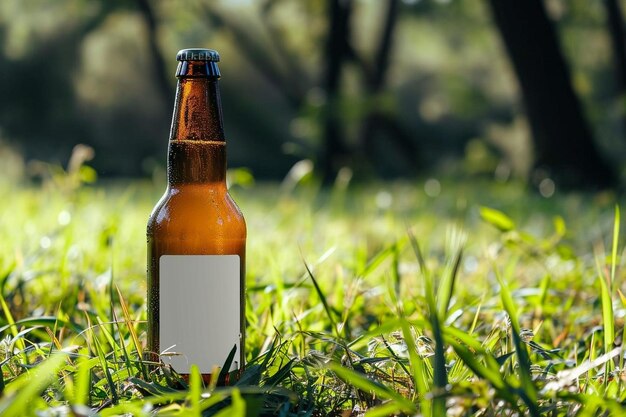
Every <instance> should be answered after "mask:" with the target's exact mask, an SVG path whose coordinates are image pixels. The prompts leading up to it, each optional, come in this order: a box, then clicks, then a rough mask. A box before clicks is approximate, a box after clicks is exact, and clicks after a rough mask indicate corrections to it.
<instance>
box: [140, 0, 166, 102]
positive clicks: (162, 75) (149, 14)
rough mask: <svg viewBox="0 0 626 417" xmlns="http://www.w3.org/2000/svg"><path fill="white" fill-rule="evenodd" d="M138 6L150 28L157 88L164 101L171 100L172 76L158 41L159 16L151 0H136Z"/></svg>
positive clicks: (151, 50) (151, 54)
mask: <svg viewBox="0 0 626 417" xmlns="http://www.w3.org/2000/svg"><path fill="white" fill-rule="evenodd" d="M136 1H137V8H138V9H139V11H140V12H141V15H142V17H143V20H144V22H145V23H146V28H147V30H148V46H149V48H150V58H151V61H152V65H151V67H152V69H153V72H154V78H155V80H156V84H157V88H158V90H159V93H160V95H161V97H162V98H163V101H164V102H166V103H167V102H169V101H170V100H171V97H172V87H171V84H170V79H171V77H170V76H168V74H167V71H166V66H165V60H164V59H163V54H162V53H161V48H160V47H159V45H158V42H157V27H158V22H157V17H156V15H155V12H154V8H153V6H152V4H151V3H150V0H136Z"/></svg>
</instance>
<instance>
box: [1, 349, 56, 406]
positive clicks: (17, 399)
mask: <svg viewBox="0 0 626 417" xmlns="http://www.w3.org/2000/svg"><path fill="white" fill-rule="evenodd" d="M66 360H67V354H65V353H55V354H54V355H52V356H51V357H50V358H48V359H46V360H44V361H43V362H42V363H40V364H38V365H37V366H35V367H34V368H33V369H31V370H30V371H29V372H26V373H23V374H22V375H20V376H19V377H18V378H17V379H16V380H15V381H12V382H11V385H10V386H8V387H7V388H6V390H5V392H4V395H3V397H2V399H0V415H2V416H6V417H11V416H15V417H21V416H28V415H32V411H33V409H32V407H31V406H32V404H33V402H34V401H35V400H37V399H38V398H39V395H40V394H41V393H42V392H43V390H44V389H46V388H47V387H48V386H49V385H50V384H51V383H53V382H54V381H55V380H56V379H57V373H58V372H59V371H60V370H61V368H62V367H63V365H64V364H65V361H66Z"/></svg>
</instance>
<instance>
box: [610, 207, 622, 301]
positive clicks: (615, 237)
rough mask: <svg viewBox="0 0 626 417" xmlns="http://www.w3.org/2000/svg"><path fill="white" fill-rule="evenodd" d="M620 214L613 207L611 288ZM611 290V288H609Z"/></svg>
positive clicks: (613, 280)
mask: <svg viewBox="0 0 626 417" xmlns="http://www.w3.org/2000/svg"><path fill="white" fill-rule="evenodd" d="M619 226H620V214H619V206H617V205H616V206H615V218H614V220H613V245H612V246H611V286H612V285H613V283H614V282H615V269H616V267H617V249H618V243H619ZM609 289H611V287H609Z"/></svg>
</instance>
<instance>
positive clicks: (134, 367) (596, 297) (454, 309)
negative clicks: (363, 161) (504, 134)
mask: <svg viewBox="0 0 626 417" xmlns="http://www.w3.org/2000/svg"><path fill="white" fill-rule="evenodd" d="M235 183H236V181H235ZM440 183H441V193H440V194H439V195H438V196H436V197H429V196H428V195H427V194H426V193H425V192H424V191H423V184H421V183H408V182H406V183H374V184H370V185H367V186H365V185H350V186H347V185H346V184H342V186H341V187H336V188H334V189H329V190H323V189H320V188H319V187H317V186H315V185H314V184H309V185H306V184H295V185H292V186H291V187H290V188H289V189H285V188H281V187H279V186H277V185H274V184H257V185H254V186H252V185H250V184H248V185H247V186H246V187H242V186H238V185H234V186H233V189H232V193H233V194H234V196H235V199H236V200H237V201H238V203H239V205H240V206H241V207H242V209H243V211H244V213H245V215H246V219H247V220H248V228H249V239H248V264H247V273H248V275H247V286H248V292H247V297H248V302H247V307H248V310H247V312H246V317H247V321H248V327H247V337H246V352H247V358H248V365H247V368H246V371H245V372H244V373H243V375H242V376H241V378H240V379H239V381H228V382H227V381H226V378H225V377H224V378H220V380H219V381H214V382H216V384H213V385H211V386H208V387H206V386H204V385H203V384H202V381H201V379H200V378H199V375H197V372H193V373H192V375H191V379H190V381H189V382H186V381H185V380H183V379H182V378H181V377H179V376H178V375H176V374H175V372H173V371H172V370H171V368H169V367H166V366H164V365H162V364H159V363H156V362H151V361H149V360H147V359H146V358H144V355H143V348H144V347H145V305H144V303H145V291H146V282H145V257H146V256H145V250H146V249H145V223H146V220H147V218H148V214H149V212H150V210H151V208H152V205H153V204H154V202H155V201H156V199H157V198H158V196H159V194H160V192H161V190H162V187H161V186H160V185H153V184H151V183H142V182H129V183H111V184H108V185H92V186H80V185H79V186H72V187H70V188H59V187H57V186H55V185H54V184H51V183H46V182H44V183H43V184H41V185H38V186H34V185H28V184H21V185H19V186H16V185H13V184H9V183H8V182H0V191H1V192H2V193H3V195H10V196H11V203H10V204H5V205H3V206H2V208H0V218H2V222H1V223H0V240H1V241H2V242H3V244H2V245H1V246H0V289H1V293H0V305H1V307H2V315H1V316H0V331H1V332H2V334H1V341H0V353H1V354H2V356H0V361H1V362H0V363H1V366H2V379H1V380H0V390H1V391H2V397H1V399H0V414H2V415H7V416H10V415H15V416H21V415H35V413H36V412H39V413H40V414H39V415H68V414H69V413H70V410H74V413H75V414H77V415H101V416H112V415H122V414H124V413H130V414H132V415H145V416H147V415H189V416H195V415H201V414H202V415H224V416H225V415H228V416H244V415H247V416H250V415H258V416H261V415H280V416H296V415H299V416H300V415H311V416H316V415H342V416H349V415H354V416H360V415H367V416H386V415H397V414H401V413H405V414H408V415H412V414H415V413H420V414H421V415H426V416H431V415H432V416H439V415H442V413H446V412H447V415H453V416H457V415H458V416H465V415H483V414H481V413H483V412H484V411H485V410H491V411H490V413H491V414H489V415H502V416H505V415H506V416H508V415H512V413H519V414H521V415H533V416H534V415H543V414H546V413H549V414H550V415H553V416H569V415H578V414H579V413H580V412H581V410H582V407H585V410H587V411H586V412H588V413H591V414H589V415H596V414H597V413H603V412H609V413H610V412H615V410H617V409H618V408H620V407H621V403H623V402H624V401H625V400H626V393H625V390H624V389H623V384H624V380H625V376H624V373H623V371H622V366H623V363H624V352H623V350H622V349H621V343H622V339H623V335H624V315H625V312H626V307H625V305H626V302H625V301H624V296H623V293H624V291H623V283H624V280H623V271H622V268H621V266H622V256H621V255H622V252H623V244H621V243H620V236H621V234H620V228H621V225H620V215H619V210H618V209H616V208H614V207H615V204H616V203H619V201H616V200H615V198H614V197H612V196H610V195H600V196H585V195H575V194H572V195H564V196H555V197H553V198H551V199H549V200H548V199H545V198H542V197H540V196H537V195H533V194H527V192H526V191H524V189H523V188H522V186H519V185H515V184H508V185H504V184H492V183H463V182H460V183H454V182H451V181H445V180H443V181H440ZM521 201H523V204H520V202H521ZM607 247H608V248H609V249H605V248H607ZM224 360H225V361H226V358H224ZM44 410H47V411H44ZM46 413H47V414H46ZM89 413H91V414H89ZM96 413H97V414H96Z"/></svg>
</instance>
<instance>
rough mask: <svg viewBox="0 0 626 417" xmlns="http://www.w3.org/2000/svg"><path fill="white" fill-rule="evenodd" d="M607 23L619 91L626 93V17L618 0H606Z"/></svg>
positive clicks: (621, 93) (622, 94)
mask: <svg viewBox="0 0 626 417" xmlns="http://www.w3.org/2000/svg"><path fill="white" fill-rule="evenodd" d="M604 6H605V8H606V14H607V23H608V27H609V34H610V36H611V46H612V48H613V63H614V66H615V77H616V80H617V85H618V87H619V93H620V95H621V96H622V98H624V97H623V96H624V95H625V94H626V31H625V30H624V18H623V15H622V8H621V6H620V4H619V1H618V0H604Z"/></svg>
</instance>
